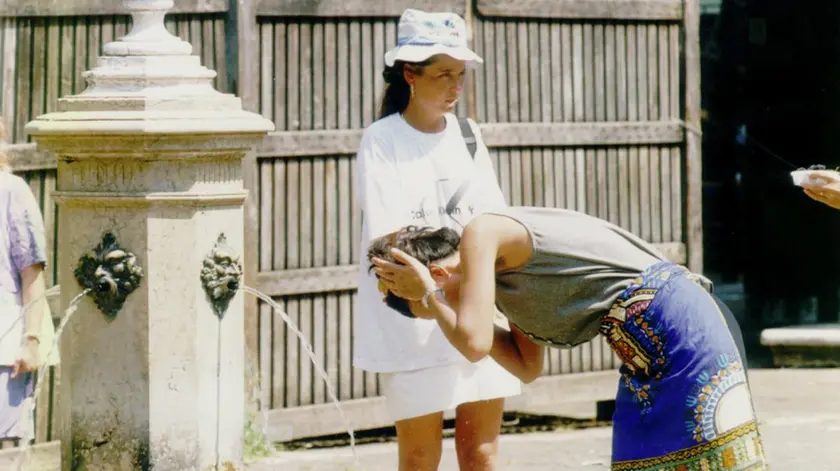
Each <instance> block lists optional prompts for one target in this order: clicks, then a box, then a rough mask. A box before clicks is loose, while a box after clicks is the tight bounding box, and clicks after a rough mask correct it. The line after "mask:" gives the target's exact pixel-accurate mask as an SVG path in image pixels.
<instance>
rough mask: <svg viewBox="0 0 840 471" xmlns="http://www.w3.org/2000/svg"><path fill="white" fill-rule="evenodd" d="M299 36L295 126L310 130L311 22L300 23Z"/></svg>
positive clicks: (313, 69) (312, 70)
mask: <svg viewBox="0 0 840 471" xmlns="http://www.w3.org/2000/svg"><path fill="white" fill-rule="evenodd" d="M299 32H300V36H299V38H298V43H297V47H298V48H300V56H298V59H299V60H300V62H299V66H298V70H297V74H296V75H297V76H298V77H299V78H300V82H299V85H298V89H299V90H300V96H299V97H298V103H299V104H298V106H299V110H298V112H299V115H298V116H299V117H298V119H299V120H300V123H299V124H298V126H297V129H301V130H304V131H306V130H310V129H312V117H313V113H312V98H313V97H312V86H313V83H312V77H313V75H314V73H315V68H314V67H313V64H312V24H311V23H308V22H306V23H301V25H300V28H299ZM318 70H322V69H321V68H320V65H319V66H318ZM303 181H304V182H307V184H308V183H309V181H308V180H303ZM303 208H307V209H308V208H309V207H308V206H303V207H302V208H301V209H303Z"/></svg>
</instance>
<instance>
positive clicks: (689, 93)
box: [683, 0, 703, 273]
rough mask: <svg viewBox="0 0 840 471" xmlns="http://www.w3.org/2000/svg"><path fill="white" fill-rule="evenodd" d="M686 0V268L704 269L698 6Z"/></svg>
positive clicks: (684, 28)
mask: <svg viewBox="0 0 840 471" xmlns="http://www.w3.org/2000/svg"><path fill="white" fill-rule="evenodd" d="M699 3H700V2H699V0H686V1H685V4H684V5H685V6H684V12H685V13H684V14H685V18H684V20H683V43H684V60H685V76H684V82H685V123H686V126H687V127H688V130H687V132H686V144H685V184H684V188H685V193H686V194H685V202H686V203H685V214H686V223H685V225H686V244H687V249H688V268H689V269H690V270H692V271H694V272H695V273H702V272H703V219H702V217H703V189H702V185H703V178H702V165H701V161H700V158H701V145H702V141H701V136H700V135H699V134H698V133H699V131H700V129H701V126H702V123H701V119H700V108H701V103H700V5H699Z"/></svg>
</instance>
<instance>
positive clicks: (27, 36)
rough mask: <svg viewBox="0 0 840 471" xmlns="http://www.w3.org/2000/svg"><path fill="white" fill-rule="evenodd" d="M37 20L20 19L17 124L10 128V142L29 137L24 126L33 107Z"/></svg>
mask: <svg viewBox="0 0 840 471" xmlns="http://www.w3.org/2000/svg"><path fill="white" fill-rule="evenodd" d="M34 21H35V20H34V19H32V18H21V19H20V20H19V21H18V31H17V32H18V37H17V41H16V44H17V57H16V60H15V65H16V68H17V74H16V77H15V79H16V80H15V82H16V83H15V86H16V88H17V93H16V94H15V101H16V103H15V125H14V128H13V129H10V132H11V133H12V134H11V136H9V142H26V141H28V140H29V139H28V137H27V136H25V135H24V133H23V127H24V126H25V125H26V122H27V121H28V120H29V116H30V114H29V111H30V109H31V106H32V103H31V96H32V90H33V87H32V80H31V76H30V74H31V72H32V48H33V46H34V42H33V38H32V28H33V25H32V23H33V22H34Z"/></svg>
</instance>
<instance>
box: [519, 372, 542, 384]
mask: <svg viewBox="0 0 840 471" xmlns="http://www.w3.org/2000/svg"><path fill="white" fill-rule="evenodd" d="M541 374H542V372H541V371H536V370H531V369H527V370H525V371H523V372H522V374H520V375H519V381H522V382H523V383H524V384H531V383H533V382H534V381H536V380H537V378H539V377H540V375H541Z"/></svg>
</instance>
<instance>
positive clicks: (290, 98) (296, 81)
mask: <svg viewBox="0 0 840 471" xmlns="http://www.w3.org/2000/svg"><path fill="white" fill-rule="evenodd" d="M286 32H287V35H286V64H287V65H286V69H287V74H286V102H285V103H286V129H287V130H289V131H297V130H299V129H300V126H301V122H300V94H301V88H302V85H303V83H302V82H303V80H305V79H303V78H302V77H301V76H300V74H301V70H300V25H298V24H297V23H289V24H288V25H286Z"/></svg>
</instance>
